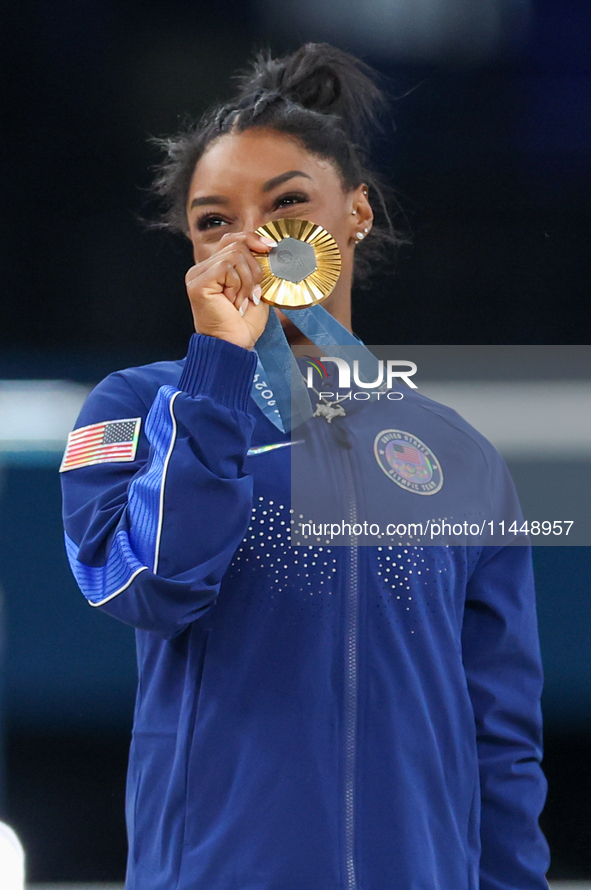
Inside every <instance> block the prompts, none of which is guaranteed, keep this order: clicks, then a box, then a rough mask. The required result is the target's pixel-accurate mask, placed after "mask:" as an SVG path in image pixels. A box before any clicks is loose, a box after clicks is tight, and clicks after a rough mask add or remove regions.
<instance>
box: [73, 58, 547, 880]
mask: <svg viewBox="0 0 591 890" xmlns="http://www.w3.org/2000/svg"><path fill="white" fill-rule="evenodd" d="M378 100H379V93H378V91H377V89H376V87H375V86H374V85H373V83H372V81H371V79H370V78H369V77H368V73H367V69H365V66H362V65H361V64H360V63H359V62H357V61H356V60H354V59H353V58H352V57H350V56H348V55H346V54H344V53H342V52H340V51H338V50H336V49H334V48H332V47H329V46H327V45H323V44H320V45H313V44H312V45H307V46H304V47H303V48H301V49H300V50H298V51H297V52H296V53H294V54H292V55H291V56H288V57H286V58H284V59H277V60H274V59H271V58H267V57H264V56H261V57H259V59H258V61H257V62H256V64H255V66H254V68H253V71H252V73H251V75H250V76H247V77H245V78H243V80H242V84H241V88H240V91H239V94H238V96H237V97H236V100H235V102H233V103H230V104H229V105H225V106H222V107H221V108H217V109H214V110H213V111H212V112H211V113H210V114H209V115H207V116H206V117H205V118H204V119H203V120H202V121H200V122H199V124H197V125H196V126H195V127H194V128H193V129H192V130H191V131H190V132H188V133H186V134H183V135H182V136H181V137H179V138H178V139H175V140H170V141H169V142H168V145H167V147H168V161H167V162H166V163H165V164H164V166H163V168H162V170H161V175H160V177H159V182H158V187H159V190H160V192H161V193H162V194H164V195H165V196H166V197H167V198H168V199H169V204H170V210H169V213H168V217H167V222H168V223H169V224H172V225H176V227H177V228H182V229H183V230H184V231H186V233H187V234H188V236H189V238H190V239H191V242H192V245H193V252H194V258H195V265H194V266H193V267H192V268H191V269H190V270H189V272H188V273H187V278H186V281H187V292H188V296H189V300H190V303H191V308H192V312H193V318H194V321H195V331H196V333H195V334H193V335H192V337H191V340H190V343H189V347H188V352H187V357H186V359H185V360H184V361H181V362H161V363H158V364H154V365H149V366H146V367H143V368H131V369H128V370H127V371H121V372H118V373H116V374H113V375H111V376H110V377H108V378H107V379H106V380H105V381H103V383H101V384H100V385H99V386H98V387H97V388H96V389H95V390H94V392H93V393H92V394H91V395H90V397H89V399H88V401H87V403H86V404H85V406H84V408H83V410H82V413H81V415H80V417H79V419H78V422H77V430H79V432H74V433H73V434H71V438H70V442H69V446H68V449H67V451H66V455H65V458H64V462H63V464H62V470H63V474H62V479H63V489H64V505H65V506H64V516H65V525H66V544H67V550H68V556H69V559H70V563H71V566H72V569H73V572H74V574H75V576H76V578H77V580H78V582H79V584H80V587H81V589H82V591H83V592H84V594H85V596H86V597H87V599H88V600H89V602H90V603H91V604H92V605H94V606H97V607H99V608H101V609H102V610H103V611H105V612H108V613H109V614H112V615H114V616H115V617H117V618H119V619H121V620H122V621H125V622H127V623H128V624H131V625H132V626H133V627H135V628H136V639H137V651H138V666H139V686H138V695H137V703H136V711H135V722H134V733H133V742H132V748H131V753H130V764H129V776H128V789H127V792H128V793H127V821H128V834H129V842H130V849H129V860H128V873H127V884H126V886H127V888H128V890H164V888H166V890H171V888H177V890H189V888H191V890H196V888H207V890H247V888H248V890H304V888H314V890H320V888H322V890H337V888H338V890H391V888H394V887H395V888H397V890H435V888H438V890H461V888H466V890H476V888H478V887H480V888H482V890H493V888H494V890H500V888H503V890H526V888H527V890H534V888H536V890H537V888H540V890H541V888H544V887H546V886H547V885H546V883H545V879H544V873H545V871H546V867H547V847H546V843H545V841H544V839H543V837H542V835H541V833H540V830H539V828H538V825H537V819H538V815H539V812H540V810H541V807H542V805H543V801H544V796H545V781H544V778H543V775H542V773H541V769H540V757H541V743H540V732H541V731H540V713H539V696H540V688H541V668H540V660H539V650H538V642H537V630H536V618H535V604H534V594H533V582H532V570H531V562H530V554H529V551H528V549H527V548H525V547H511V548H509V547H506V548H505V547H477V546H474V547H460V546H458V547H447V546H446V547H407V548H397V547H355V546H352V547H324V548H323V547H316V546H312V547H302V548H298V547H291V546H290V541H289V534H288V529H289V527H290V509H289V504H290V452H292V451H293V452H295V451H296V449H295V448H293V449H291V448H287V447H279V446H281V445H284V444H286V443H289V441H290V440H289V439H288V437H287V435H286V434H285V433H281V432H279V431H278V428H277V425H276V423H275V422H274V419H273V417H272V416H271V413H270V412H269V411H266V410H261V407H259V405H258V404H257V403H256V402H255V401H254V400H253V398H251V390H252V385H253V379H254V377H255V374H256V373H257V371H256V368H257V354H256V348H257V342H258V341H259V339H260V338H261V335H262V334H263V331H264V330H265V328H266V325H267V323H268V319H269V307H268V305H267V304H265V303H264V302H261V300H260V295H261V292H260V280H261V271H260V267H259V264H258V261H257V260H256V258H255V257H254V256H253V252H256V253H264V252H266V251H268V250H269V249H270V247H271V242H270V241H266V240H265V239H263V238H261V237H260V236H258V235H257V234H255V230H256V229H257V228H258V227H259V226H261V225H262V224H263V223H265V222H268V221H270V220H273V219H278V218H282V217H296V218H305V219H309V220H311V221H313V222H315V223H318V224H320V225H321V226H323V227H324V228H325V229H327V230H328V231H329V232H330V233H331V234H332V235H333V237H334V238H335V240H336V241H337V244H338V246H339V249H340V252H341V256H342V272H341V275H340V278H339V281H338V283H337V286H336V288H335V290H334V292H333V293H332V294H331V296H330V297H329V298H328V299H327V300H326V303H325V305H326V307H327V308H328V309H329V312H330V313H331V316H332V317H333V318H334V319H335V320H336V321H337V322H340V323H341V324H342V325H343V327H344V328H345V329H348V330H349V331H350V328H351V325H350V306H351V302H350V298H351V282H352V278H353V271H354V260H355V254H356V251H358V249H359V247H358V245H360V244H362V243H363V242H364V240H365V237H366V236H368V235H369V236H370V238H374V237H375V239H376V241H379V239H380V238H381V239H382V240H383V241H387V240H388V239H389V238H390V239H391V238H392V236H391V233H390V234H388V231H387V229H386V230H385V233H384V230H382V233H381V234H380V233H378V234H375V236H374V232H372V225H373V226H374V230H375V223H374V217H373V211H372V206H371V203H370V198H371V197H372V193H373V197H377V198H378V203H379V192H378V190H377V187H376V185H375V180H374V179H373V178H372V176H371V174H370V172H369V171H368V170H367V168H366V167H364V166H363V163H362V160H361V154H360V149H359V148H358V147H357V143H356V141H355V140H359V138H360V133H361V131H363V129H364V128H366V127H367V125H368V122H370V121H371V120H373V112H372V111H371V109H372V107H373V106H375V103H376V102H377V101H378ZM374 203H375V202H374ZM183 214H184V216H183ZM359 259H360V257H359ZM357 272H359V270H357ZM271 311H272V312H274V311H275V310H271ZM282 323H283V325H284V330H285V331H286V333H287V336H288V338H289V340H290V342H291V343H292V344H293V343H298V342H305V338H304V337H303V335H301V334H300V332H299V330H298V329H297V328H296V327H294V326H293V324H292V323H291V322H290V321H288V320H287V319H286V318H285V317H283V319H282ZM335 342H336V341H335ZM433 405H434V403H428V400H421V397H419V396H417V397H416V398H415V399H414V400H413V399H411V400H408V405H407V404H406V400H405V404H404V405H402V406H401V407H400V406H399V407H397V409H396V410H397V411H399V412H402V414H399V415H397V417H398V421H399V423H402V421H400V417H402V418H404V421H403V422H404V424H405V426H404V427H403V428H404V429H411V428H412V432H413V434H416V435H417V436H418V435H419V432H420V424H421V423H423V422H424V417H425V416H426V414H428V417H429V423H430V424H431V425H433V424H435V429H436V430H437V429H440V430H441V431H442V432H441V433H437V434H436V441H437V442H438V443H440V444H438V445H437V448H438V449H442V452H443V456H442V454H441V453H440V454H439V458H440V459H441V465H442V466H443V467H444V471H445V472H448V467H449V472H450V473H451V472H452V471H453V469H452V467H451V460H450V461H448V460H447V457H446V456H445V455H446V454H447V452H448V451H449V453H450V454H456V453H457V449H458V448H460V447H461V448H463V449H464V452H463V453H465V455H466V458H465V460H464V462H463V465H462V471H463V472H464V471H465V472H468V470H469V472H474V474H475V478H476V477H478V478H483V477H484V476H486V480H487V482H486V485H487V486H488V488H489V489H490V492H491V493H492V494H491V497H494V496H495V488H496V487H497V486H498V479H499V478H501V476H502V472H503V471H502V470H499V469H498V468H499V466H500V459H499V458H498V456H496V455H495V454H494V453H493V449H492V448H491V446H490V445H488V443H486V442H485V441H484V440H483V439H482V437H478V434H477V433H476V432H475V431H473V430H472V429H471V428H470V427H468V425H467V424H465V423H464V422H463V421H461V419H459V418H457V415H454V413H453V412H451V411H449V410H448V409H444V408H443V407H441V406H435V409H434V408H433V407H432V406H433ZM263 407H264V406H263ZM368 410H369V409H368ZM380 410H382V409H381V408H380ZM388 410H390V409H388ZM405 412H406V413H405ZM371 416H372V415H370V414H369V413H368V414H367V415H361V414H360V413H359V412H357V414H356V413H355V411H352V419H351V428H352V429H353V431H354V434H355V435H358V436H360V437H363V436H364V435H365V434H366V429H368V428H369V426H368V425H370V424H369V420H368V418H370V417H371ZM421 418H423V420H422V419H421ZM380 423H381V420H380ZM355 424H357V426H356V427H355ZM338 426H339V425H338V422H337V423H333V424H330V425H329V424H327V423H325V420H324V419H322V417H319V418H312V419H310V420H309V421H307V422H306V423H305V424H303V425H302V426H301V427H300V428H299V429H298V437H299V436H300V432H299V430H301V431H302V432H301V436H302V439H303V440H305V441H306V442H307V443H309V442H311V441H313V442H314V443H315V445H316V446H317V447H318V453H320V454H322V455H324V457H323V460H325V461H326V466H327V467H329V466H330V467H332V466H333V463H334V462H335V461H337V459H338V460H340V459H341V458H340V457H339V455H338V454H337V451H338V447H337V446H338V442H337V440H338V437H339V435H345V434H342V429H343V426H341V433H338V434H337V433H335V432H334V429H337V428H338ZM382 426H383V423H382ZM333 428H334V429H333ZM444 429H445V431H446V432H443V430H444ZM450 430H451V432H450ZM368 435H371V437H374V431H373V430H369V433H368ZM446 436H447V439H445V437H446ZM444 439H445V441H444ZM303 447H308V446H307V445H306V446H303ZM363 453H364V454H365V453H366V452H363ZM339 454H340V452H339ZM371 460H372V461H373V463H372V464H371V466H370V464H369V463H368V464H367V467H366V468H364V473H365V475H364V479H367V484H368V485H370V484H371V480H372V479H374V480H378V478H379V482H380V485H381V487H382V488H383V486H384V485H389V484H390V483H387V482H386V481H385V480H384V476H383V473H382V469H383V467H382V468H380V466H379V463H378V459H377V458H376V459H375V460H374V459H373V457H372V458H371ZM491 467H492V470H491ZM495 473H496V474H497V475H496V476H495ZM372 474H373V475H372ZM499 474H501V475H499ZM370 477H371V479H370ZM354 487H355V486H354V485H353V488H354ZM391 489H392V492H394V489H396V492H399V491H401V489H399V488H397V487H396V486H391ZM445 490H446V486H445V485H444V486H443V489H442V491H445ZM487 490H488V489H487ZM403 494H404V495H405V496H408V498H410V499H411V500H412V499H413V497H414V498H415V502H418V501H419V500H425V499H420V498H418V499H417V498H416V495H413V494H412V493H411V494H407V493H404V492H403ZM352 497H353V499H355V497H357V499H358V500H359V499H361V497H362V492H357V493H355V492H353V494H352Z"/></svg>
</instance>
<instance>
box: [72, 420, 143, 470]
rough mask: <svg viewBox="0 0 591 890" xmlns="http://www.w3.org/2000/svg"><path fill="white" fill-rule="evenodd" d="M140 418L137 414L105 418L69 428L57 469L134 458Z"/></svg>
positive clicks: (73, 468)
mask: <svg viewBox="0 0 591 890" xmlns="http://www.w3.org/2000/svg"><path fill="white" fill-rule="evenodd" d="M141 422H142V419H141V417H132V418H127V419H126V420H105V421H104V422H103V423H93V424H92V425H91V426H82V427H80V429H77V430H73V432H71V433H70V435H69V436H68V443H67V445H66V450H65V453H64V457H63V459H62V463H61V466H60V473H65V472H66V471H67V470H75V469H76V467H88V466H90V465H91V464H106V463H113V462H115V461H125V460H134V458H135V453H136V450H137V443H138V439H139V435H140V426H141Z"/></svg>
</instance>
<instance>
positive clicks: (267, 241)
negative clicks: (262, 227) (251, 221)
mask: <svg viewBox="0 0 591 890" xmlns="http://www.w3.org/2000/svg"><path fill="white" fill-rule="evenodd" d="M259 238H260V239H261V241H262V242H263V244H266V245H267V247H275V245H276V244H277V242H276V241H273V239H272V238H267V236H266V235H259Z"/></svg>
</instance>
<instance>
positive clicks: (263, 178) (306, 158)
mask: <svg viewBox="0 0 591 890" xmlns="http://www.w3.org/2000/svg"><path fill="white" fill-rule="evenodd" d="M365 190H366V187H365V186H364V185H363V184H362V185H359V186H358V187H357V188H356V189H353V190H351V191H347V190H346V189H345V188H344V187H343V185H342V181H341V179H340V177H339V174H338V172H337V169H336V167H335V165H334V164H333V163H332V162H331V161H330V160H327V159H326V158H322V157H318V156H317V155H314V154H312V153H310V152H309V151H307V149H305V148H304V147H303V146H302V144H301V143H300V142H299V141H298V140H297V139H296V138H294V137H292V136H288V135H286V134H284V133H279V132H277V131H276V130H270V129H250V130H246V131H245V132H244V133H237V134H232V133H228V134H227V135H224V136H221V137H219V138H218V139H216V140H215V142H213V143H212V144H211V145H210V146H209V147H208V148H207V149H206V151H205V152H204V154H203V156H202V157H201V159H200V160H199V162H198V164H197V166H196V168H195V172H194V174H193V178H192V180H191V185H190V187H189V194H188V200H187V220H188V236H189V238H190V240H191V243H192V245H193V256H194V258H195V262H196V263H199V262H201V261H202V260H204V259H206V258H207V257H209V256H211V254H213V253H215V251H216V250H217V247H218V241H219V239H220V238H221V236H222V235H224V234H225V233H226V232H244V231H254V230H255V229H257V228H258V227H259V226H261V225H263V224H264V223H267V222H269V221H270V220H273V219H281V218H285V217H292V218H299V219H302V218H303V219H307V220H310V222H314V223H316V224H317V225H320V226H322V227H323V228H325V229H326V230H327V231H328V232H330V234H331V235H332V236H333V238H334V239H335V241H336V242H337V244H338V246H339V250H340V252H341V258H342V271H341V275H340V277H339V280H338V282H337V285H336V287H335V289H334V291H333V293H332V294H331V295H330V297H328V298H327V299H326V300H325V301H324V303H323V305H324V306H325V307H326V308H327V309H328V310H329V311H330V312H331V313H332V314H333V315H334V316H335V317H336V318H337V319H338V320H339V321H340V322H341V323H342V324H344V325H345V326H346V327H349V328H350V325H351V281H352V274H353V254H354V250H355V245H356V243H358V240H357V238H356V237H355V236H356V234H357V233H358V232H360V231H361V232H362V231H363V228H364V227H367V226H369V225H371V219H372V213H371V208H370V206H369V203H368V201H367V197H366V194H365ZM278 314H279V315H280V317H281V320H282V324H284V327H285V328H286V332H288V330H289V323H288V322H287V319H285V316H282V314H281V313H278ZM292 327H293V326H292ZM296 330H297V329H296ZM298 333H299V332H298ZM291 334H292V336H291V337H290V340H291V341H292V342H296V341H297V339H298V337H297V335H296V334H294V333H293V331H292V332H291Z"/></svg>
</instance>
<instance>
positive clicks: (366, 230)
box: [363, 226, 369, 235]
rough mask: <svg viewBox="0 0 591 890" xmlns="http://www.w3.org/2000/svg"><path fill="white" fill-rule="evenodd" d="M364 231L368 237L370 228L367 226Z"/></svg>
mask: <svg viewBox="0 0 591 890" xmlns="http://www.w3.org/2000/svg"><path fill="white" fill-rule="evenodd" d="M363 231H364V232H365V234H366V235H367V233H368V232H369V226H366V227H365V228H364V230H363Z"/></svg>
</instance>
